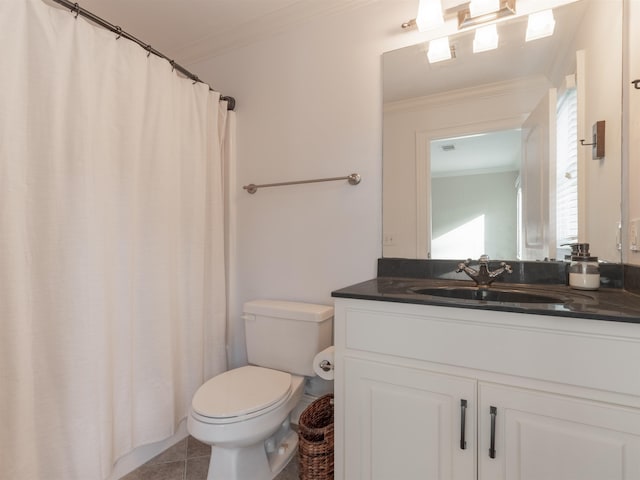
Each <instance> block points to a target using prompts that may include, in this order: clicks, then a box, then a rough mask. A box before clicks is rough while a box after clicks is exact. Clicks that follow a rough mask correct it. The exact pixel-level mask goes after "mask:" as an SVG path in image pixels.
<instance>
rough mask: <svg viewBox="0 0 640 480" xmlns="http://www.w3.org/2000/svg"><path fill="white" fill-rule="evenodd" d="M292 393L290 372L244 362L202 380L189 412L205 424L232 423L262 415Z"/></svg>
mask: <svg viewBox="0 0 640 480" xmlns="http://www.w3.org/2000/svg"><path fill="white" fill-rule="evenodd" d="M290 394H291V374H289V373H286V372H281V371H279V370H273V369H270V368H264V367H256V366H253V365H247V366H244V367H240V368H236V369H233V370H229V371H227V372H224V373H222V374H220V375H217V376H216V377H213V378H212V379H210V380H208V381H207V382H205V383H204V384H203V385H202V386H201V387H200V388H199V389H198V391H197V392H196V394H195V395H194V397H193V401H192V414H193V415H194V416H195V417H197V418H199V419H200V420H201V421H204V422H206V423H234V422H239V421H244V420H247V419H249V418H252V417H255V416H258V415H264V414H265V413H267V412H268V411H270V410H273V409H275V408H277V407H278V406H280V405H281V404H282V403H283V402H285V401H286V400H287V399H288V398H289V395H290Z"/></svg>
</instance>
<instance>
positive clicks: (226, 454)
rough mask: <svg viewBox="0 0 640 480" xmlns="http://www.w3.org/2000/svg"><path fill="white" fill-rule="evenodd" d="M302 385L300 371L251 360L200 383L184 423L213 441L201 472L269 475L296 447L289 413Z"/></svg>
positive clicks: (265, 479)
mask: <svg viewBox="0 0 640 480" xmlns="http://www.w3.org/2000/svg"><path fill="white" fill-rule="evenodd" d="M303 390H304V377H300V376H296V375H291V374H289V373H286V372H281V371H278V370H272V369H268V368H263V367H256V366H245V367H240V368H237V369H234V370H229V371H228V372H225V373H223V374H222V375H219V376H217V377H214V378H213V379H211V380H209V382H207V383H205V384H204V385H202V386H201V387H200V389H199V390H198V391H197V392H196V394H195V396H194V399H193V403H192V408H191V414H190V416H189V418H188V420H187V425H188V429H189V432H190V433H191V435H192V436H193V437H195V438H197V439H198V440H199V441H201V442H203V443H206V444H208V445H212V446H214V445H215V446H214V448H213V449H212V451H211V459H210V463H209V474H208V477H207V478H208V479H210V480H222V479H225V480H232V479H234V480H235V479H252V480H271V479H272V478H274V477H275V476H276V475H277V474H278V473H279V472H280V471H281V470H282V469H283V468H284V467H285V466H286V465H287V463H288V462H289V461H290V460H291V457H292V456H293V455H294V454H295V453H296V451H297V445H298V436H297V434H296V433H295V432H294V431H293V430H292V429H291V426H290V423H289V414H290V413H291V411H292V410H293V409H294V408H295V406H296V405H297V404H298V403H299V402H300V399H301V398H302V393H303ZM216 397H217V398H216Z"/></svg>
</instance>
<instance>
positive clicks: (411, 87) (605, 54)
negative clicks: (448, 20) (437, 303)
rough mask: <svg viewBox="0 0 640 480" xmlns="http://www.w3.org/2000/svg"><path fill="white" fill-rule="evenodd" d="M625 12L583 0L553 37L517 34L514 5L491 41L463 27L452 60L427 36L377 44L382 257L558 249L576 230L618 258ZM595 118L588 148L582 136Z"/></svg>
mask: <svg viewBox="0 0 640 480" xmlns="http://www.w3.org/2000/svg"><path fill="white" fill-rule="evenodd" d="M445 3H446V2H445ZM448 3H451V2H448ZM454 3H456V2H454ZM416 8H417V2H416ZM516 8H517V6H516ZM622 15H623V5H622V0H579V1H574V2H572V3H569V4H567V5H563V6H561V7H557V8H555V9H554V17H555V21H556V25H555V32H554V34H553V35H552V36H550V37H546V38H542V39H538V40H534V41H531V42H525V41H524V32H525V30H526V25H527V20H526V17H516V18H512V19H509V20H506V21H503V22H501V23H499V24H498V33H499V35H500V40H499V45H498V48H497V49H495V50H491V51H485V52H481V53H473V52H472V46H471V45H472V42H473V37H474V35H473V32H472V31H467V32H462V33H459V34H456V35H455V36H452V37H450V41H451V45H452V49H453V50H454V53H455V58H453V59H451V60H446V61H443V62H438V63H429V62H428V60H427V57H426V52H427V48H428V45H427V44H428V42H423V43H419V44H416V45H410V46H408V47H404V48H401V49H398V50H394V51H391V52H387V53H385V54H384V55H383V102H384V105H383V111H384V124H383V256H384V257H395V258H449V259H464V258H468V257H471V258H477V257H479V254H480V253H487V254H489V256H490V258H492V259H496V260H497V259H500V260H544V259H562V258H563V257H564V255H565V254H566V253H568V249H567V247H563V246H562V244H563V243H567V242H571V241H580V242H585V243H589V244H590V245H591V253H592V255H595V256H598V257H599V258H600V259H601V260H605V261H611V262H620V261H621V252H620V249H619V243H620V240H619V225H620V217H621V195H622V192H621V156H622V139H621V118H622V112H621V98H622ZM568 99H569V100H568ZM567 115H568V117H567ZM567 118H568V119H569V120H567ZM602 120H604V121H605V125H606V136H605V139H606V152H605V156H604V158H601V159H592V147H591V146H589V145H584V146H583V145H581V144H580V140H584V143H585V144H589V143H592V127H593V125H595V124H596V122H598V121H602ZM571 125H573V127H571ZM571 128H573V129H572V130H571ZM569 184H570V186H568V185H569Z"/></svg>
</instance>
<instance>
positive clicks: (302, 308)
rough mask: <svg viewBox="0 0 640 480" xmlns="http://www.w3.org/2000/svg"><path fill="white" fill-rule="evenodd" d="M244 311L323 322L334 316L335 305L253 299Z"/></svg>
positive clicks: (246, 304) (247, 303) (245, 306)
mask: <svg viewBox="0 0 640 480" xmlns="http://www.w3.org/2000/svg"><path fill="white" fill-rule="evenodd" d="M244 313H252V314H254V315H265V316H269V317H276V318H286V319H291V320H304V321H307V322H322V321H324V320H327V319H328V318H331V317H333V307H330V306H328V305H316V304H313V303H302V302H288V301H282V300H252V301H250V302H246V303H245V304H244Z"/></svg>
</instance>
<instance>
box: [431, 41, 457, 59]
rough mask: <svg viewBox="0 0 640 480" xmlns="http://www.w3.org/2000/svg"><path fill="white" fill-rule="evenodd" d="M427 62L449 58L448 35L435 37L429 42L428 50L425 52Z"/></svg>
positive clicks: (450, 56)
mask: <svg viewBox="0 0 640 480" xmlns="http://www.w3.org/2000/svg"><path fill="white" fill-rule="evenodd" d="M427 58H428V59H429V63H436V62H442V61H444V60H450V59H451V58H452V55H451V46H450V45H449V37H442V38H436V39H435V40H431V41H430V42H429V50H428V52H427Z"/></svg>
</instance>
